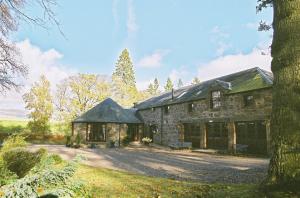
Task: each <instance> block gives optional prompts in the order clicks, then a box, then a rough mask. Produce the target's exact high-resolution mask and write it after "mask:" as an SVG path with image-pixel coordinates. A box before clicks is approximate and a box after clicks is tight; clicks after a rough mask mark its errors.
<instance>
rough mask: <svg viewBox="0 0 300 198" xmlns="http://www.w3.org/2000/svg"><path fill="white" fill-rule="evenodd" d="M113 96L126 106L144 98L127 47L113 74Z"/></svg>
mask: <svg viewBox="0 0 300 198" xmlns="http://www.w3.org/2000/svg"><path fill="white" fill-rule="evenodd" d="M112 82H113V84H112V86H113V89H112V93H113V98H114V99H115V100H116V101H117V102H118V103H119V104H121V105H123V106H125V107H131V106H132V105H133V104H134V103H135V102H137V101H139V99H140V98H144V96H142V95H144V94H141V93H140V92H139V91H138V90H137V88H136V82H135V76H134V70H133V64H132V61H131V59H130V56H129V52H128V50H127V49H124V50H123V51H122V53H121V55H120V56H119V59H118V61H117V63H116V69H115V71H114V72H113V74H112Z"/></svg>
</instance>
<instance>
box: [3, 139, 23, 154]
mask: <svg viewBox="0 0 300 198" xmlns="http://www.w3.org/2000/svg"><path fill="white" fill-rule="evenodd" d="M25 146H27V142H26V141H25V137H23V136H20V135H11V136H9V137H8V138H6V139H5V140H4V143H3V147H2V149H1V152H5V151H8V150H10V149H14V148H17V147H25Z"/></svg>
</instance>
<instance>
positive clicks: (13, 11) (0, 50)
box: [0, 0, 64, 92]
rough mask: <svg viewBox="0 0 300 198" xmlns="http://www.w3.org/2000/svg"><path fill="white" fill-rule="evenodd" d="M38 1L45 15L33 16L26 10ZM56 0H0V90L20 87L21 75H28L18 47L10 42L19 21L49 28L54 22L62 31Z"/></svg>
mask: <svg viewBox="0 0 300 198" xmlns="http://www.w3.org/2000/svg"><path fill="white" fill-rule="evenodd" d="M30 3H36V4H37V6H39V7H40V8H41V9H42V11H43V16H41V17H40V16H31V15H29V14H28V13H26V12H25V11H24V10H25V8H26V7H28V6H30V5H29V4H30ZM56 5H57V2H56V0H0V92H3V91H5V90H10V89H12V88H15V89H16V88H18V87H19V86H20V84H19V83H18V78H19V77H25V76H26V75H27V72H28V71H27V67H26V65H24V64H23V63H22V61H21V57H20V53H19V51H18V49H17V47H16V46H15V45H14V44H13V43H11V42H9V36H10V34H11V33H12V32H15V31H17V29H18V25H19V21H26V22H28V23H32V24H34V25H37V26H40V27H43V28H45V29H47V24H49V23H50V24H51V23H52V24H54V25H55V26H57V27H58V29H59V31H60V33H61V34H62V35H63V36H64V34H63V32H62V31H61V28H60V24H59V22H58V21H57V19H56V15H55V12H54V11H53V7H54V6H56Z"/></svg>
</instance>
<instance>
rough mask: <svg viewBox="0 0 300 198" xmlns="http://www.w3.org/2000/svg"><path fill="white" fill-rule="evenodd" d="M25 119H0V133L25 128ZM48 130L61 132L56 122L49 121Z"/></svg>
mask: <svg viewBox="0 0 300 198" xmlns="http://www.w3.org/2000/svg"><path fill="white" fill-rule="evenodd" d="M27 123H28V121H27V120H6V119H3V120H0V133H16V132H17V133H18V132H21V131H23V130H24V129H26V126H27ZM50 130H51V133H52V134H61V131H60V126H59V123H58V122H51V123H50Z"/></svg>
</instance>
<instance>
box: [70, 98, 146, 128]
mask: <svg viewBox="0 0 300 198" xmlns="http://www.w3.org/2000/svg"><path fill="white" fill-rule="evenodd" d="M135 114H136V109H124V108H123V107H121V106H120V105H119V104H118V103H116V102H115V101H114V100H112V99H111V98H108V99H106V100H104V101H103V102H101V103H99V104H98V105H96V106H95V107H93V108H92V109H90V110H88V111H87V112H85V113H84V114H82V115H81V116H79V117H77V118H76V119H75V120H74V121H73V122H74V123H85V122H104V123H128V124H131V123H132V124H133V123H142V122H141V121H140V120H139V119H138V118H137V117H136V115H135Z"/></svg>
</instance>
